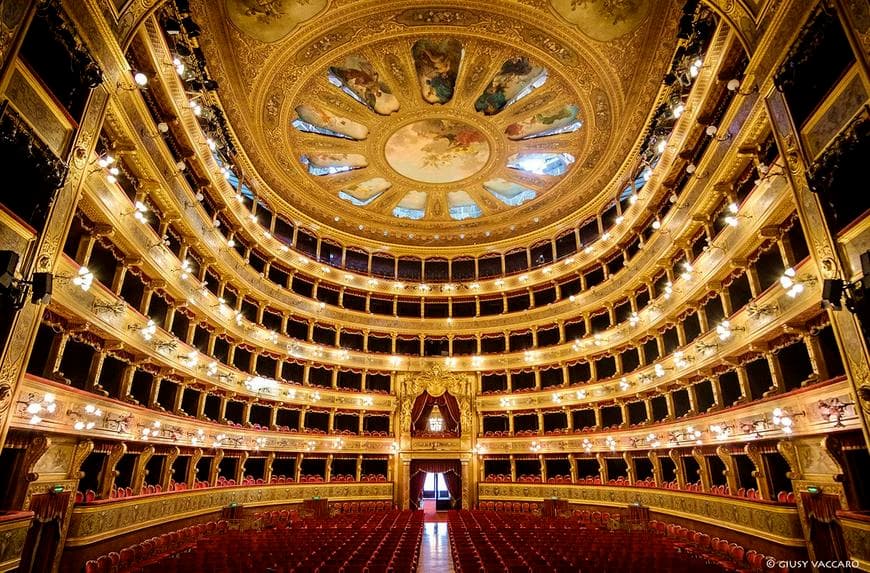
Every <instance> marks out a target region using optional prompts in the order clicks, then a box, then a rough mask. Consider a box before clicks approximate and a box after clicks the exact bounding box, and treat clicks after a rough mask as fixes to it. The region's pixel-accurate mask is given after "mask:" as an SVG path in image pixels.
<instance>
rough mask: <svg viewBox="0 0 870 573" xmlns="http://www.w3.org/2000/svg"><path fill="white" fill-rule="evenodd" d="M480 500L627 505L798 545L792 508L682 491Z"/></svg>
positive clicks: (562, 492)
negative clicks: (532, 500) (560, 501)
mask: <svg viewBox="0 0 870 573" xmlns="http://www.w3.org/2000/svg"><path fill="white" fill-rule="evenodd" d="M478 492H479V496H480V499H499V500H504V499H511V500H513V499H524V498H528V499H535V500H537V501H540V500H544V499H549V498H552V497H557V498H560V499H566V500H568V501H570V502H574V503H589V504H594V505H606V506H610V507H625V506H627V505H629V504H632V503H640V504H642V505H645V506H648V507H649V508H650V509H651V510H652V511H653V512H659V513H664V514H666V515H673V516H675V517H681V518H685V519H693V520H696V521H703V522H706V523H710V524H712V525H716V526H717V527H724V528H727V529H732V530H735V531H739V532H741V533H746V534H748V535H754V536H756V537H761V538H764V539H769V540H771V541H774V542H776V543H780V544H783V545H789V546H795V547H800V546H803V544H804V537H803V533H802V531H801V526H800V521H799V519H798V512H797V510H796V509H795V508H794V507H785V506H776V505H767V504H761V503H753V502H749V501H741V500H738V499H730V498H724V497H719V496H709V495H703V494H695V493H689V492H685V491H680V492H671V491H667V490H665V491H654V490H650V489H649V488H632V487H625V486H622V487H608V486H592V487H583V486H554V485H544V484H488V483H481V484H479V485H478Z"/></svg>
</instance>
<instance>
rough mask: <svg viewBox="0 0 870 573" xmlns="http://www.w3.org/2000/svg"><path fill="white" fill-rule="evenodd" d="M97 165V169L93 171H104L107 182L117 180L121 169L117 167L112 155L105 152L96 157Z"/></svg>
mask: <svg viewBox="0 0 870 573" xmlns="http://www.w3.org/2000/svg"><path fill="white" fill-rule="evenodd" d="M97 167H98V168H99V169H95V170H94V171H93V173H95V172H97V171H99V170H103V171H104V172H105V173H106V181H108V182H109V183H116V182H117V181H118V175H120V174H121V169H120V168H118V165H117V163H116V161H115V156H114V155H112V154H111V153H106V154H105V155H101V156H100V157H98V158H97Z"/></svg>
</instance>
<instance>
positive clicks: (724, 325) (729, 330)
mask: <svg viewBox="0 0 870 573" xmlns="http://www.w3.org/2000/svg"><path fill="white" fill-rule="evenodd" d="M744 330H746V329H745V328H744V327H742V326H731V321H729V320H723V321H722V322H720V323H719V324H717V325H716V335H717V336H718V337H719V340H721V341H723V342H724V341H726V340H728V339H730V338H731V336H732V335H733V333H734V332H735V331H738V332H740V331H744Z"/></svg>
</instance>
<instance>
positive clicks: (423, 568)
mask: <svg viewBox="0 0 870 573" xmlns="http://www.w3.org/2000/svg"><path fill="white" fill-rule="evenodd" d="M417 571H418V572H419V573H432V572H437V573H448V572H452V571H453V559H452V558H451V556H450V539H449V537H448V535H447V524H446V523H424V524H423V545H422V547H420V565H419V566H418V567H417Z"/></svg>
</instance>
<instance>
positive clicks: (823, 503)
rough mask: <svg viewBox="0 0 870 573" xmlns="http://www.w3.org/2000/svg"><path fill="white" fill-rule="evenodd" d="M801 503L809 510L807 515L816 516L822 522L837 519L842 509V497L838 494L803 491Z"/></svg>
mask: <svg viewBox="0 0 870 573" xmlns="http://www.w3.org/2000/svg"><path fill="white" fill-rule="evenodd" d="M801 503H802V504H803V506H804V508H805V509H806V512H807V517H814V518H816V520H817V521H820V522H822V523H830V522H832V521H834V520H835V519H837V510H839V509H840V498H839V497H837V496H836V495H829V494H816V495H813V494H811V493H809V492H801Z"/></svg>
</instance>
